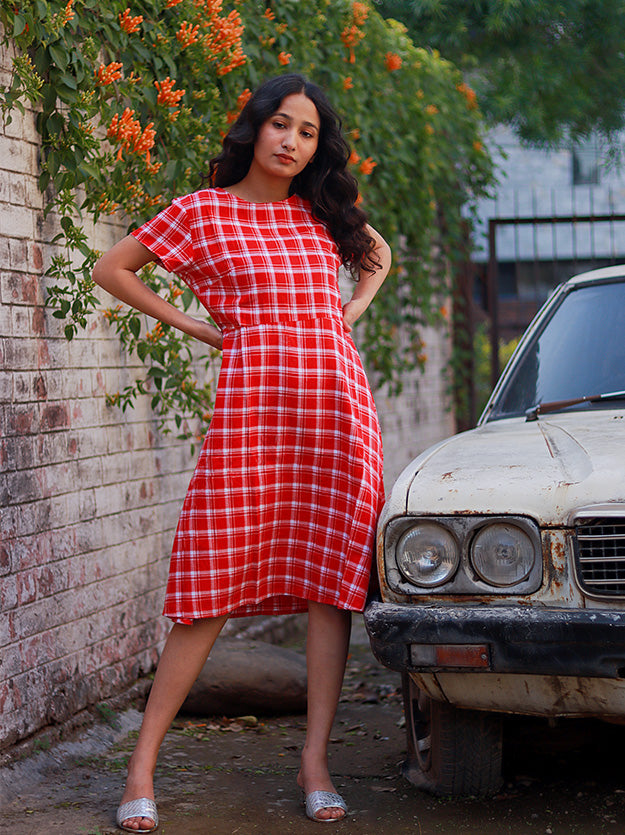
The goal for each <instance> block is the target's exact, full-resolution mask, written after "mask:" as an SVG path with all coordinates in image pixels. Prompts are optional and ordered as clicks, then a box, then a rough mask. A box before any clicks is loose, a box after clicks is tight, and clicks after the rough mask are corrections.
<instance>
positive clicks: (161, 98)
mask: <svg viewBox="0 0 625 835" xmlns="http://www.w3.org/2000/svg"><path fill="white" fill-rule="evenodd" d="M154 86H155V87H156V89H157V90H158V96H157V99H156V103H157V104H164V105H166V106H167V107H177V105H178V102H179V101H180V99H181V98H182V97H183V96H184V94H185V91H184V90H174V87H175V86H176V82H175V81H172V79H171V78H170V77H169V76H167V78H166V79H165V80H164V81H155V82H154Z"/></svg>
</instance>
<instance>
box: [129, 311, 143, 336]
mask: <svg viewBox="0 0 625 835" xmlns="http://www.w3.org/2000/svg"><path fill="white" fill-rule="evenodd" d="M128 327H129V328H130V332H131V333H132V335H133V336H134V338H135V339H139V336H140V335H141V320H140V319H139V317H138V316H133V317H132V319H131V320H130V321H129V322H128Z"/></svg>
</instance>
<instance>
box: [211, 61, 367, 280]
mask: <svg viewBox="0 0 625 835" xmlns="http://www.w3.org/2000/svg"><path fill="white" fill-rule="evenodd" d="M293 93H304V95H305V96H306V97H307V98H309V99H310V100H311V101H312V102H313V104H314V105H315V107H316V108H317V113H318V114H319V120H320V130H319V139H318V145H317V150H316V152H315V155H314V157H313V159H312V160H311V161H310V162H309V163H308V165H307V166H306V168H304V170H303V171H301V172H300V173H299V174H298V175H297V176H296V177H294V178H293V181H292V182H291V185H290V189H289V194H290V195H291V194H298V195H299V196H300V197H303V198H304V199H306V200H308V201H310V204H311V207H312V213H313V216H314V217H315V218H316V219H317V220H320V221H321V222H322V223H324V224H325V225H326V227H327V228H328V231H329V232H330V234H331V235H332V238H333V239H334V241H335V242H336V245H337V247H338V250H339V255H340V257H341V261H342V262H343V264H344V266H345V267H347V268H348V269H349V270H350V271H351V273H352V275H354V277H357V273H358V270H359V269H361V268H362V269H365V270H368V271H370V272H373V270H374V268H375V267H377V266H379V264H378V262H377V259H376V257H375V253H374V245H375V241H374V240H373V238H372V237H371V235H369V233H368V231H367V228H366V223H367V216H366V215H365V213H364V212H363V211H362V210H361V209H359V208H358V207H357V206H356V205H355V203H356V199H357V197H358V183H357V182H356V178H355V177H354V176H353V175H352V174H351V173H350V172H349V171H348V170H347V161H348V159H349V154H350V150H349V147H348V145H347V142H346V141H345V138H344V137H343V133H342V130H341V120H340V118H339V116H338V115H337V113H336V111H335V110H334V108H333V107H332V105H331V104H330V102H329V101H328V99H327V97H326V95H325V93H324V92H323V90H321V88H320V87H318V86H317V85H316V84H313V83H312V82H310V81H307V80H306V79H305V78H304V77H303V76H301V75H298V74H297V73H288V74H285V75H279V76H277V77H275V78H271V79H269V80H267V81H265V82H264V83H263V84H261V85H260V87H258V89H257V90H256V91H255V92H254V94H253V95H252V96H251V97H250V99H249V100H248V102H247V103H246V105H245V107H244V108H243V110H242V111H241V113H240V114H239V117H238V118H237V120H236V122H235V123H234V124H233V125H232V127H231V128H230V130H229V131H228V133H227V134H226V136H225V137H224V141H223V150H222V151H221V153H220V154H218V156H216V157H214V158H213V159H212V160H211V161H210V164H209V173H208V180H209V182H210V184H211V185H212V186H218V187H220V188H224V187H227V186H232V185H234V184H235V183H238V182H240V181H241V180H242V179H243V178H244V177H245V175H246V174H247V172H248V171H249V168H250V165H251V163H252V159H253V157H254V144H255V142H256V137H257V136H258V132H259V130H260V128H261V126H262V125H263V124H264V123H265V122H266V121H267V119H269V118H270V117H271V116H272V115H273V114H274V113H276V112H277V111H278V110H279V109H280V103H281V102H282V100H283V99H284V98H286V96H290V95H292V94H293Z"/></svg>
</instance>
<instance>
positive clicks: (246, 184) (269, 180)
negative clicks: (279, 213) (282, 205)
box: [225, 163, 291, 203]
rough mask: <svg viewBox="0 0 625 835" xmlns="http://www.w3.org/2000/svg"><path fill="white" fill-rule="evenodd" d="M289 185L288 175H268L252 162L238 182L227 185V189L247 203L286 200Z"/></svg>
mask: <svg viewBox="0 0 625 835" xmlns="http://www.w3.org/2000/svg"><path fill="white" fill-rule="evenodd" d="M290 187H291V178H290V177H270V176H266V175H265V174H264V172H262V171H258V170H257V169H256V167H255V166H254V163H252V166H251V167H250V170H249V171H248V172H247V174H246V175H245V177H243V179H242V180H239V182H238V183H234V185H231V186H228V187H227V188H226V189H225V191H229V192H230V193H231V194H234V195H235V196H236V197H241V198H242V199H243V200H247V201H248V202H249V203H277V202H278V201H280V200H286V198H287V197H288V196H289V189H290Z"/></svg>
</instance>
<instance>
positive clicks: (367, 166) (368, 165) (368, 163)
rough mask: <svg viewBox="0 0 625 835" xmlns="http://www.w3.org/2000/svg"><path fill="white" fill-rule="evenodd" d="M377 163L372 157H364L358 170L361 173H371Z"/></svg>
mask: <svg viewBox="0 0 625 835" xmlns="http://www.w3.org/2000/svg"><path fill="white" fill-rule="evenodd" d="M376 165H377V162H375V161H374V160H373V159H371V157H367V159H363V161H362V162H361V163H360V168H359V169H358V170H359V171H360V173H361V174H364V175H365V176H367V175H368V174H371V172H372V171H373V169H374V168H375V167H376Z"/></svg>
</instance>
